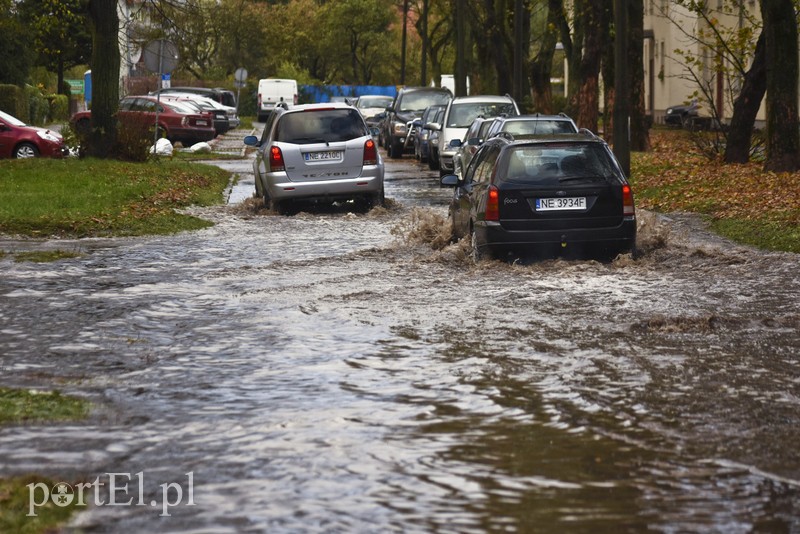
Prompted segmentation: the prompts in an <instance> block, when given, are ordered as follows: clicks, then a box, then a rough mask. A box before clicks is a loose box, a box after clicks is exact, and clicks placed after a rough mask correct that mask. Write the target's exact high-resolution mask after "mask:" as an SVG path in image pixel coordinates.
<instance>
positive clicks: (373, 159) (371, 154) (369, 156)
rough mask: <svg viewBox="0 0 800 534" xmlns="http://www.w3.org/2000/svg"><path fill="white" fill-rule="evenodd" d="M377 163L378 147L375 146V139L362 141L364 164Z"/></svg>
mask: <svg viewBox="0 0 800 534" xmlns="http://www.w3.org/2000/svg"><path fill="white" fill-rule="evenodd" d="M377 164H378V149H377V148H376V147H375V141H373V140H372V139H367V142H366V143H364V165H377Z"/></svg>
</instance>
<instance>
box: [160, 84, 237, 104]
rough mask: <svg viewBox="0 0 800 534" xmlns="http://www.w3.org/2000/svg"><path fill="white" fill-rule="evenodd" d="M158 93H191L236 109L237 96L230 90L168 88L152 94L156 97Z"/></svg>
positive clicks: (218, 88) (216, 88)
mask: <svg viewBox="0 0 800 534" xmlns="http://www.w3.org/2000/svg"><path fill="white" fill-rule="evenodd" d="M158 93H161V94H167V93H183V94H186V93H189V94H193V95H200V96H204V97H206V98H210V99H211V100H214V101H216V102H219V103H220V104H222V105H223V106H228V107H231V108H234V109H236V95H235V94H234V93H233V91H231V90H230V89H223V88H221V87H168V88H165V89H159V90H157V91H153V92H151V93H150V94H151V95H156V94H158Z"/></svg>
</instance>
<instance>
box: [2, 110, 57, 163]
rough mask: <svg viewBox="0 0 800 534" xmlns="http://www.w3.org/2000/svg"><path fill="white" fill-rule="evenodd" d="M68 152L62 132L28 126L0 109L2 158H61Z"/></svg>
mask: <svg viewBox="0 0 800 534" xmlns="http://www.w3.org/2000/svg"><path fill="white" fill-rule="evenodd" d="M67 153H68V151H67V149H66V147H65V146H64V139H63V138H62V137H61V134H60V133H58V132H54V131H52V130H47V129H45V128H37V127H36V126H28V125H26V124H25V123H24V122H22V121H21V120H19V119H17V118H15V117H12V116H11V115H9V114H8V113H5V112H3V111H0V158H35V157H37V156H44V157H49V158H60V157H62V156H65V155H66V154H67Z"/></svg>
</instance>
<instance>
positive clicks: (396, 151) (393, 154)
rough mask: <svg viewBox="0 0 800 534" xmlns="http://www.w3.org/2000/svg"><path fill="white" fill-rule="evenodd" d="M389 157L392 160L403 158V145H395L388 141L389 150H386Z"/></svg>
mask: <svg viewBox="0 0 800 534" xmlns="http://www.w3.org/2000/svg"><path fill="white" fill-rule="evenodd" d="M387 152H388V154H389V157H390V158H392V159H400V158H402V157H403V145H402V143H395V142H393V141H391V140H390V141H389V148H388V149H387Z"/></svg>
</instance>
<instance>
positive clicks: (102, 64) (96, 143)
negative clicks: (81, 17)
mask: <svg viewBox="0 0 800 534" xmlns="http://www.w3.org/2000/svg"><path fill="white" fill-rule="evenodd" d="M89 16H90V18H91V21H92V65H91V66H92V133H91V136H90V140H89V155H91V156H94V157H99V158H106V157H108V156H110V155H111V151H112V150H113V148H114V145H115V144H116V141H117V116H116V115H117V110H118V109H119V67H120V55H119V42H118V32H119V17H118V15H117V2H116V0H91V1H90V3H89Z"/></svg>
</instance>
